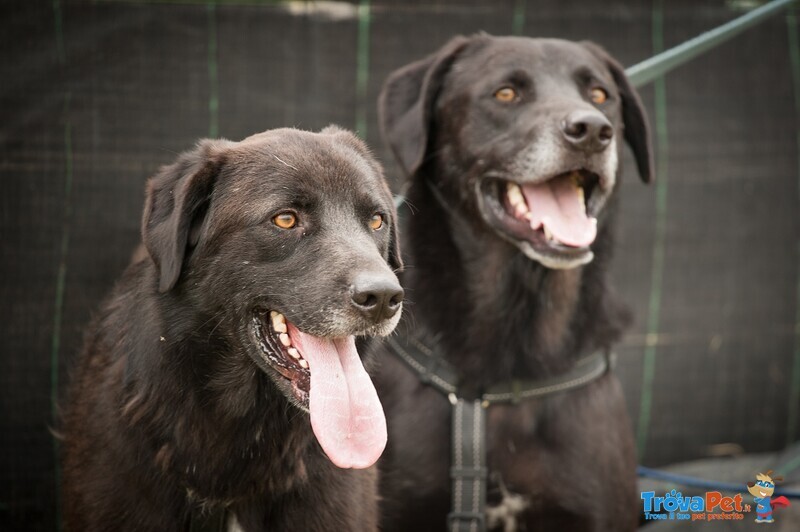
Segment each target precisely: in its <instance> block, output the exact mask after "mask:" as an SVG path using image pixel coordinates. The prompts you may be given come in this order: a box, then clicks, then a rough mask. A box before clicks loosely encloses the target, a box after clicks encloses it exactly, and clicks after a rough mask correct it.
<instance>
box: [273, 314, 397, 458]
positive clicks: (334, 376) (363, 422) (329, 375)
mask: <svg viewBox="0 0 800 532" xmlns="http://www.w3.org/2000/svg"><path fill="white" fill-rule="evenodd" d="M288 328H289V337H290V338H291V340H292V345H294V346H295V347H296V348H297V349H298V350H299V351H300V353H301V354H302V355H303V358H305V359H306V361H307V362H308V368H309V371H310V372H311V390H310V394H309V395H310V397H309V400H308V403H309V410H310V411H311V428H312V429H313V430H314V435H315V436H316V437H317V441H319V444H320V445H321V446H322V450H324V451H325V454H327V455H328V458H330V459H331V462H333V463H334V464H336V465H337V466H339V467H342V468H350V467H352V468H354V469H363V468H365V467H369V466H371V465H372V464H374V463H375V462H376V461H377V460H378V458H379V457H380V455H381V453H383V448H384V447H386V417H385V416H384V414H383V407H382V406H381V403H380V400H379V399H378V393H377V392H376V391H375V387H374V386H373V385H372V380H371V379H370V378H369V375H367V372H366V371H365V370H364V366H363V365H362V364H361V359H360V358H359V356H358V352H357V351H356V342H355V338H353V337H352V336H349V337H347V338H336V339H327V338H319V337H317V336H312V335H310V334H305V333H302V332H300V331H299V330H297V328H296V327H295V326H294V325H292V324H288Z"/></svg>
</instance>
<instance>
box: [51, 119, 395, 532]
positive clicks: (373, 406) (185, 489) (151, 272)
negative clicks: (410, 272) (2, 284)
mask: <svg viewBox="0 0 800 532" xmlns="http://www.w3.org/2000/svg"><path fill="white" fill-rule="evenodd" d="M394 224H395V210H394V205H393V202H392V197H391V194H390V192H389V189H388V187H387V186H386V184H385V182H384V180H383V175H382V170H381V168H380V167H379V165H378V163H377V162H376V161H375V159H374V158H373V157H372V156H371V155H370V153H369V152H368V150H367V148H366V147H365V146H364V144H363V143H362V142H361V141H359V140H358V139H356V138H355V137H354V136H353V135H351V134H350V133H348V132H346V131H343V130H340V129H337V128H335V127H331V128H328V129H325V130H323V131H322V132H321V133H319V134H317V133H308V132H301V131H297V130H291V129H281V130H274V131H268V132H265V133H262V134H259V135H255V136H253V137H250V138H248V139H245V140H244V141H242V142H238V143H235V142H228V141H211V140H206V141H202V142H200V143H199V145H198V146H197V148H196V149H195V150H193V151H190V152H187V153H184V154H183V155H181V156H180V157H179V158H178V159H177V161H176V162H175V163H174V164H172V165H170V166H167V167H164V168H163V169H161V171H160V172H159V173H158V175H156V176H155V177H154V178H152V179H151V180H150V182H149V184H148V187H147V199H146V205H145V210H144V217H143V223H142V236H143V241H144V245H145V246H146V248H147V251H148V252H149V256H148V257H147V258H144V259H143V260H140V261H138V262H135V263H133V264H132V265H131V266H130V267H129V268H128V270H127V271H126V272H125V274H124V276H123V277H122V279H121V281H120V282H119V283H118V284H117V286H116V288H115V289H114V291H113V293H112V295H111V297H110V298H109V299H108V300H107V301H106V303H105V304H104V306H103V307H102V310H101V312H100V314H99V315H98V316H97V317H96V318H95V320H94V321H93V324H92V325H91V326H90V328H89V331H88V334H87V338H86V342H85V347H84V350H83V352H82V355H81V358H80V360H79V366H78V368H77V373H76V375H75V376H74V377H75V378H74V381H73V384H72V388H71V394H70V399H69V402H68V404H67V408H66V413H65V426H64V429H65V441H64V452H65V459H64V494H65V496H64V510H65V514H66V524H67V526H68V528H69V529H70V530H76V531H91V530H114V531H120V530H136V531H148V530H152V531H172V530H189V528H192V529H196V527H197V526H210V525H211V524H213V523H214V522H216V523H218V524H219V523H220V522H222V523H223V524H224V525H225V526H227V527H229V529H230V530H245V531H247V530H252V531H256V530H258V531H260V530H371V529H375V527H376V523H377V513H376V506H377V502H376V492H377V484H376V482H377V481H376V473H375V468H370V469H366V470H363V469H364V468H369V466H370V465H372V464H373V463H374V462H375V461H376V460H377V458H378V456H379V455H380V454H381V452H382V450H383V448H384V445H385V443H386V424H385V419H384V416H383V411H382V409H381V405H380V402H379V401H378V397H377V394H376V392H375V388H374V387H373V386H372V383H371V381H370V378H369V376H368V375H367V373H366V372H365V371H364V367H363V366H362V363H361V360H360V358H359V355H358V352H357V351H356V346H355V340H354V336H356V335H357V336H362V335H386V334H389V333H390V332H391V331H392V329H394V327H395V325H396V323H397V322H398V321H399V319H400V309H401V306H402V302H401V301H402V297H403V292H402V290H401V288H400V285H399V284H398V282H397V278H396V276H395V274H394V273H393V271H392V268H399V267H400V260H399V255H398V250H397V247H396V246H397V242H396V237H395V225H394ZM305 412H308V413H309V414H310V416H309V415H306V413H305ZM309 417H310V423H309ZM326 455H327V457H326ZM337 466H338V467H337ZM342 468H352V469H342ZM212 520H213V522H212ZM198 523H199V524H198Z"/></svg>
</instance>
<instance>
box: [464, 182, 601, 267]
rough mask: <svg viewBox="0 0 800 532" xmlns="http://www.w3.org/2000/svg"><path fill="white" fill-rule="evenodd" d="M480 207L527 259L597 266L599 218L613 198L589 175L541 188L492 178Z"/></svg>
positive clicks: (483, 188) (483, 189) (482, 189)
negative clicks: (595, 247)
mask: <svg viewBox="0 0 800 532" xmlns="http://www.w3.org/2000/svg"><path fill="white" fill-rule="evenodd" d="M478 187H479V190H478V200H479V201H478V203H479V206H480V208H481V211H482V213H483V215H484V217H485V218H486V221H487V222H488V223H489V225H491V226H492V227H493V228H494V229H495V230H496V231H498V232H499V233H500V235H501V236H503V237H504V238H506V239H507V240H509V241H511V242H512V243H514V244H516V245H517V246H518V247H519V248H520V249H521V250H522V251H523V252H525V254H526V255H528V256H529V257H531V258H533V259H535V260H537V261H539V262H540V263H542V264H543V265H544V266H546V267H548V268H557V269H565V268H573V267H575V266H579V265H581V264H586V263H587V262H589V261H591V260H592V258H593V254H592V252H591V250H590V246H591V244H592V242H594V239H595V237H596V236H597V218H596V216H597V213H598V212H599V210H600V208H601V206H602V203H603V201H604V200H605V196H606V195H607V193H606V192H605V191H604V190H603V187H602V180H601V178H600V176H598V175H597V174H595V173H593V172H590V171H588V170H583V169H581V170H573V171H569V172H565V173H563V174H559V175H557V176H554V177H551V178H550V179H546V180H537V181H536V182H535V183H518V182H516V181H512V180H508V179H504V178H499V177H493V176H491V177H487V178H485V179H483V180H482V181H481V182H480V183H479V185H478Z"/></svg>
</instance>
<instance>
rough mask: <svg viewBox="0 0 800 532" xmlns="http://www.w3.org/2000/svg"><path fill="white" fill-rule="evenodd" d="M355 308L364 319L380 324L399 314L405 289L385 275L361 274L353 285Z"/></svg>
mask: <svg viewBox="0 0 800 532" xmlns="http://www.w3.org/2000/svg"><path fill="white" fill-rule="evenodd" d="M352 294H353V296H352V302H353V306H354V307H355V308H357V309H358V311H359V312H361V314H363V315H364V317H366V318H368V319H370V320H372V321H374V322H379V321H382V320H386V319H389V318H391V317H392V316H394V315H395V314H397V311H398V310H400V304H401V303H402V302H403V289H402V288H401V287H400V285H399V284H398V283H397V281H396V280H395V279H391V278H387V277H386V276H385V275H375V274H360V275H357V276H356V279H355V281H354V282H353V285H352Z"/></svg>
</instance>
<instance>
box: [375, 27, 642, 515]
mask: <svg viewBox="0 0 800 532" xmlns="http://www.w3.org/2000/svg"><path fill="white" fill-rule="evenodd" d="M379 112H380V119H381V125H382V128H383V132H384V135H385V138H386V140H387V142H388V143H389V145H390V146H391V148H392V150H393V152H394V154H395V155H396V156H397V159H398V160H399V162H400V164H401V165H402V167H403V169H404V171H405V173H406V174H407V175H408V176H409V178H410V182H409V184H408V189H407V203H408V206H409V212H410V214H409V216H408V224H407V227H405V232H404V238H405V239H407V241H404V248H405V250H406V251H407V252H408V254H407V256H406V257H405V262H406V264H407V265H408V267H407V270H406V274H405V276H404V278H403V279H402V281H403V285H404V287H405V289H406V293H407V294H408V297H409V299H410V300H411V301H413V306H412V307H409V308H411V309H412V311H411V315H409V318H408V319H407V320H404V324H403V325H401V327H402V328H404V329H406V331H405V332H404V334H406V335H407V336H408V337H411V338H414V339H416V340H418V341H419V343H421V344H422V345H425V346H427V347H428V348H429V349H430V348H432V350H433V352H434V354H433V355H432V356H438V357H441V359H442V360H443V361H444V362H445V363H446V364H447V365H448V366H449V367H451V368H453V370H454V372H455V373H456V374H457V377H458V395H460V396H461V397H466V398H471V399H474V398H477V397H485V395H483V394H484V392H485V391H486V390H487V389H490V388H492V387H493V386H497V385H501V384H504V383H508V382H510V381H512V379H523V380H527V381H537V380H538V381H540V380H542V379H547V378H557V377H558V376H559V375H563V374H564V373H566V372H568V371H570V370H571V369H572V368H573V366H574V365H575V364H576V361H578V360H579V359H582V358H583V357H586V356H587V355H589V354H590V353H593V352H596V351H598V350H604V349H608V348H609V347H610V346H611V344H612V343H613V342H614V341H615V340H617V339H618V338H619V337H620V334H621V331H622V329H623V328H624V326H625V325H626V324H627V322H628V320H629V317H628V311H627V310H626V309H625V308H624V306H622V305H621V304H619V303H617V302H616V301H615V300H614V299H613V296H612V293H611V292H610V290H609V288H608V287H607V281H606V269H607V264H608V260H609V256H610V251H611V237H612V234H611V233H612V229H611V226H612V218H613V211H614V203H615V200H614V191H615V190H616V188H617V182H618V176H619V160H620V158H621V150H622V145H623V138H624V139H625V141H627V143H628V144H629V145H630V146H631V147H632V149H633V153H634V155H635V157H636V162H637V165H638V169H639V172H640V174H641V177H642V179H643V180H644V181H649V180H650V179H651V175H652V156H651V149H650V141H649V133H648V126H647V122H646V118H645V114H644V111H643V109H642V106H641V103H640V101H639V98H638V96H637V95H636V93H635V92H634V91H633V89H632V88H631V87H630V85H629V83H628V81H627V79H626V77H625V74H624V71H623V70H622V68H621V67H620V66H619V64H617V63H616V62H615V61H614V60H613V59H611V58H610V57H609V56H608V55H607V54H606V53H605V52H604V51H603V50H601V49H600V48H599V47H597V46H596V45H593V44H591V43H573V42H567V41H562V40H550V39H541V40H540V39H529V38H515V37H499V38H496V37H491V36H488V35H485V34H480V35H476V36H473V37H470V38H463V37H458V38H455V39H453V40H452V41H450V42H449V43H448V44H447V45H445V46H444V47H443V48H442V49H441V50H439V51H438V52H436V53H435V54H433V55H431V56H429V57H427V58H425V59H422V60H420V61H418V62H415V63H412V64H410V65H407V66H405V67H403V68H401V69H399V70H397V71H395V72H394V73H393V74H392V75H391V76H390V77H389V79H388V80H387V82H386V83H385V85H384V88H383V92H382V94H381V99H380V104H379ZM599 354H600V355H602V353H599ZM377 384H378V390H379V393H380V394H381V398H382V401H383V404H384V407H385V408H386V414H387V419H388V420H389V445H388V447H387V451H386V453H385V454H384V457H383V458H382V459H381V461H380V464H381V475H382V476H381V498H382V501H383V503H382V526H383V527H384V530H397V531H407V530H414V531H421V530H443V529H445V527H446V523H447V515H448V512H449V511H450V508H451V488H450V466H451V461H450V432H451V431H450V426H451V425H450V419H451V406H450V404H449V402H448V400H447V398H446V396H445V395H444V394H443V393H440V391H439V390H436V389H434V388H433V387H431V386H427V385H425V384H423V383H422V382H421V381H420V379H419V377H418V375H417V374H416V373H415V372H414V371H412V370H411V369H409V368H408V367H407V366H406V365H405V364H403V363H401V362H400V361H399V360H398V359H396V358H391V357H384V358H383V363H382V367H381V371H380V373H379V377H378V380H377ZM451 399H453V398H452V397H451ZM484 404H485V403H484ZM486 412H487V413H486V416H487V418H486V419H487V421H486V425H487V427H486V429H487V448H488V454H487V457H488V462H487V463H488V472H489V475H488V481H489V485H488V506H487V508H488V510H487V511H486V517H487V526H488V528H489V529H498V528H501V529H502V528H505V530H515V529H519V530H548V531H549V530H602V531H607V530H608V531H610V530H614V531H620V530H632V529H634V528H635V527H636V524H637V513H638V510H637V508H638V506H637V501H638V498H637V494H636V492H635V486H636V483H635V458H634V449H633V441H632V440H633V438H632V434H631V429H630V424H629V420H628V416H627V413H626V409H625V404H624V399H623V395H622V392H621V389H620V385H619V382H618V380H617V379H616V377H615V376H613V375H612V374H610V373H605V374H602V376H600V377H599V378H598V379H597V380H594V381H593V382H591V383H590V384H588V385H585V386H583V387H580V388H577V389H574V390H572V391H569V392H563V393H556V394H551V395H548V396H547V397H545V398H541V399H535V400H524V401H521V402H519V404H506V405H493V406H488V407H487V408H486Z"/></svg>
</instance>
